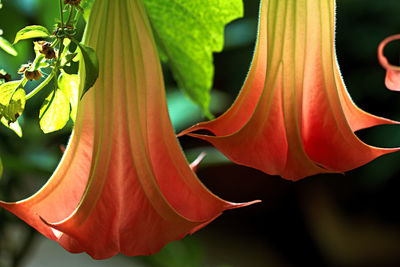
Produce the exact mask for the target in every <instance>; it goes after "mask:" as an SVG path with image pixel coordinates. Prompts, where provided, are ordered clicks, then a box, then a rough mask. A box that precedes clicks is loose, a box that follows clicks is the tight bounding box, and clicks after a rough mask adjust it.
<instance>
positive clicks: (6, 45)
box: [0, 36, 18, 56]
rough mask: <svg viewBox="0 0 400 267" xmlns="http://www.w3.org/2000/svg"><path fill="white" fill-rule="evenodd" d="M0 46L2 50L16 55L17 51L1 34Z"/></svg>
mask: <svg viewBox="0 0 400 267" xmlns="http://www.w3.org/2000/svg"><path fill="white" fill-rule="evenodd" d="M0 48H2V49H3V50H4V51H6V52H7V53H9V54H10V55H13V56H17V55H18V53H17V51H16V50H15V49H14V47H12V45H11V44H10V42H9V41H7V40H6V39H4V38H3V37H1V36H0Z"/></svg>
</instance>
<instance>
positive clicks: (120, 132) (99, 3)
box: [0, 0, 249, 259]
mask: <svg viewBox="0 0 400 267" xmlns="http://www.w3.org/2000/svg"><path fill="white" fill-rule="evenodd" d="M84 43H85V44H86V45H87V46H89V47H92V48H94V49H95V50H96V51H97V54H98V57H99V63H100V76H99V79H98V80H97V83H96V85H95V86H94V87H93V88H92V89H90V90H89V91H88V92H87V93H86V94H85V96H84V97H83V100H82V101H81V102H80V104H79V108H78V114H77V119H76V124H75V128H74V131H73V134H72V137H71V140H70V142H69V145H68V147H67V149H66V151H65V153H64V156H63V158H62V161H61V163H60V164H59V166H58V168H57V170H56V171H55V173H54V174H53V176H52V177H51V179H50V180H49V181H48V183H47V184H46V185H45V186H44V187H43V188H42V189H41V190H40V191H39V192H37V193H36V194H35V195H33V196H32V197H30V198H28V199H26V200H23V201H20V202H16V203H6V202H1V204H0V205H1V206H2V207H4V208H5V209H7V210H9V211H11V212H12V213H14V214H16V215H17V216H18V217H20V218H21V219H23V220H24V221H26V222H27V223H28V224H30V225H31V226H32V227H34V228H36V229H37V230H38V231H39V232H41V233H42V234H43V235H45V236H46V237H48V238H50V239H53V240H55V241H57V242H58V243H60V244H61V246H63V247H64V248H65V249H66V250H68V251H70V252H73V253H79V252H87V253H88V254H89V255H91V256H92V257H93V258H95V259H104V258H108V257H111V256H113V255H115V254H117V253H119V252H120V253H123V254H125V255H129V256H133V255H146V254H152V253H155V252H157V251H158V250H160V249H161V248H162V247H163V246H164V245H165V244H166V243H168V242H170V241H173V240H177V239H180V238H182V237H184V236H185V235H186V234H188V233H193V232H195V231H196V230H198V229H200V228H201V227H203V226H205V225H206V224H208V223H209V222H210V221H212V220H213V219H215V218H216V217H217V216H219V215H220V214H221V213H222V212H223V211H224V210H226V209H232V208H237V207H241V206H244V205H248V204H249V203H244V204H235V203H231V202H227V201H224V200H222V199H220V198H218V197H216V196H215V195H213V194H212V193H210V192H209V191H208V190H207V189H206V188H205V187H204V186H203V184H202V183H201V182H200V181H199V180H198V178H197V177H196V175H195V174H194V173H193V171H192V169H191V168H190V166H189V164H188V163H187V162H186V159H185V157H184V155H183V153H182V150H181V148H180V146H179V144H178V142H177V140H176V137H175V134H174V131H173V128H172V125H171V122H170V119H169V115H168V109H167V104H166V98H165V92H164V85H163V77H162V72H161V68H160V63H159V59H158V55H157V51H156V47H155V43H154V40H153V36H152V33H151V28H150V24H149V21H148V19H147V16H146V13H145V9H144V7H143V3H142V1H141V0H96V1H95V2H94V5H93V8H92V11H91V16H90V18H89V21H88V24H87V29H86V33H85V38H84ZM81 80H83V77H81ZM81 90H82V88H81Z"/></svg>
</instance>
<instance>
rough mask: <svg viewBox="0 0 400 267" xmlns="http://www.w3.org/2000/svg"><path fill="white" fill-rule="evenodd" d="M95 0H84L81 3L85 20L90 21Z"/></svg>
mask: <svg viewBox="0 0 400 267" xmlns="http://www.w3.org/2000/svg"><path fill="white" fill-rule="evenodd" d="M93 3H94V0H83V1H82V3H81V7H82V9H83V18H84V19H85V20H86V21H88V19H89V15H90V10H91V9H92V6H93Z"/></svg>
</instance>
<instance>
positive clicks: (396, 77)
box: [378, 34, 400, 91]
mask: <svg viewBox="0 0 400 267" xmlns="http://www.w3.org/2000/svg"><path fill="white" fill-rule="evenodd" d="M396 40H400V34H395V35H392V36H389V37H387V38H385V39H384V40H383V41H382V42H381V43H380V44H379V47H378V59H379V63H381V65H382V67H384V68H385V69H386V79H385V85H386V87H387V88H388V89H390V90H394V91H400V66H395V65H392V64H390V63H389V61H388V60H387V58H386V57H385V55H384V53H383V52H384V49H385V46H386V45H387V44H388V43H390V42H393V41H396Z"/></svg>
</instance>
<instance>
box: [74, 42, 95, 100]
mask: <svg viewBox="0 0 400 267" xmlns="http://www.w3.org/2000/svg"><path fill="white" fill-rule="evenodd" d="M73 41H74V42H75V44H76V45H77V46H78V47H79V50H80V51H81V58H82V59H83V64H84V66H85V74H84V77H85V79H84V81H85V82H84V84H83V91H82V94H81V96H80V98H81V99H82V97H83V96H84V95H85V93H86V92H87V91H88V90H89V89H90V88H91V87H92V86H93V85H94V84H95V82H96V80H97V78H98V77H99V61H98V58H97V54H96V51H94V49H93V48H90V47H88V46H86V45H84V44H82V43H78V42H77V41H76V40H73ZM81 77H82V76H81Z"/></svg>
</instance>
